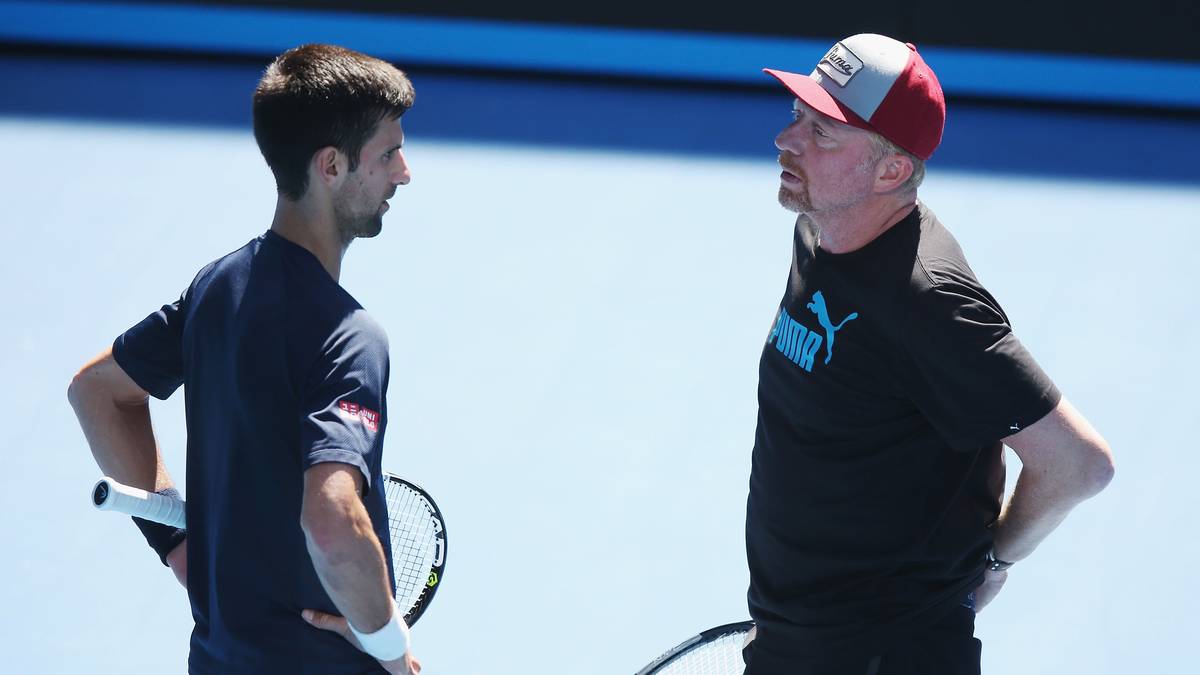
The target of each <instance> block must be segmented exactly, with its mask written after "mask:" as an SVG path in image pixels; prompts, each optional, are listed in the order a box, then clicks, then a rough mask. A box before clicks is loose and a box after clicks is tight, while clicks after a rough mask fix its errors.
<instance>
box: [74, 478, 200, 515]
mask: <svg viewBox="0 0 1200 675" xmlns="http://www.w3.org/2000/svg"><path fill="white" fill-rule="evenodd" d="M92 504H94V505H95V506H96V508H98V509H100V510H101V511H119V512H120V513H124V514H128V515H131V516H137V517H138V518H145V519H146V520H152V521H154V522H156V523H162V524H163V525H170V526H172V527H187V524H186V518H185V517H184V501H183V500H182V499H172V498H171V497H164V496H163V495H160V494H155V493H153V492H147V491H146V490H142V489H139V488H135V487H129V486H128V485H122V484H121V483H118V482H117V481H115V480H113V479H111V478H109V477H108V476H105V477H104V478H101V479H100V481H99V482H97V483H96V487H94V488H92Z"/></svg>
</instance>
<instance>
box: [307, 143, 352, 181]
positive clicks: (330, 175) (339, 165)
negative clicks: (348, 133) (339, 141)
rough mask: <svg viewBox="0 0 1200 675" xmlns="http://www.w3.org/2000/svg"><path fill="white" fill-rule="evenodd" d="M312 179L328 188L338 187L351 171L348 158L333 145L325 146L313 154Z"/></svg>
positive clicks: (310, 168)
mask: <svg viewBox="0 0 1200 675" xmlns="http://www.w3.org/2000/svg"><path fill="white" fill-rule="evenodd" d="M309 171H310V172H311V174H312V177H313V178H314V179H315V180H317V181H320V182H321V184H323V185H325V186H327V187H336V186H337V184H338V183H340V182H341V181H342V180H343V179H344V178H345V176H346V173H347V172H348V171H349V165H348V163H347V162H346V157H345V155H343V154H342V153H341V152H339V151H338V149H337V148H335V147H333V146H332V145H329V146H325V147H324V148H321V149H320V150H317V151H316V152H314V153H313V156H312V161H311V162H310V163H309Z"/></svg>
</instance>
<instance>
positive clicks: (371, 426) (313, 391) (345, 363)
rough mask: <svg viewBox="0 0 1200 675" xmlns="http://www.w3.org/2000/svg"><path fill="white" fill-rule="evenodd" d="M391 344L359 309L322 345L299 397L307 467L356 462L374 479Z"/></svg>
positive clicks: (367, 479) (301, 431)
mask: <svg viewBox="0 0 1200 675" xmlns="http://www.w3.org/2000/svg"><path fill="white" fill-rule="evenodd" d="M388 368H389V364H388V345H387V336H386V335H385V334H384V333H383V330H382V329H381V328H379V327H378V326H377V325H375V324H374V322H372V321H371V320H370V319H369V318H367V317H366V315H365V313H363V312H361V311H360V312H356V313H354V314H352V315H350V317H349V318H348V319H347V320H345V321H344V322H343V323H342V325H341V326H340V327H339V328H338V330H336V331H335V332H334V334H333V335H332V336H331V337H330V338H329V340H327V341H326V343H325V344H324V345H323V346H322V350H321V353H320V354H319V355H318V357H317V359H316V362H315V363H314V364H313V367H312V369H311V371H310V373H309V375H308V378H307V381H306V384H305V391H304V393H303V396H302V399H301V415H302V419H301V427H300V445H301V451H302V453H303V457H302V461H303V465H304V468H305V469H308V468H309V467H311V466H312V465H314V464H319V463H321V462H343V463H346V464H352V465H354V466H357V467H358V469H359V471H361V472H362V475H363V478H364V479H365V486H366V487H370V485H371V472H372V468H377V467H378V466H379V458H380V453H381V449H382V447H383V435H384V428H385V424H386V419H385V414H386V402H385V398H386V395H387V381H388Z"/></svg>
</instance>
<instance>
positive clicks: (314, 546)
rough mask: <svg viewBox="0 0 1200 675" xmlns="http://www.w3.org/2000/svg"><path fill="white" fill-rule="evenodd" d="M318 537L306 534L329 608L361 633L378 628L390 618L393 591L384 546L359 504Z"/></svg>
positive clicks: (308, 530)
mask: <svg viewBox="0 0 1200 675" xmlns="http://www.w3.org/2000/svg"><path fill="white" fill-rule="evenodd" d="M349 511H350V513H347V514H345V519H346V521H347V522H344V523H342V524H334V523H329V524H327V525H326V526H325V527H323V528H321V530H323V531H322V532H318V531H311V530H310V529H306V531H305V534H306V540H307V542H308V551H309V555H310V556H311V557H312V561H313V567H315V568H316V570H317V576H318V577H319V578H320V579H321V583H322V584H323V585H324V586H325V590H326V592H328V593H329V597H330V599H332V600H333V604H334V605H335V606H336V607H337V609H338V611H339V612H341V614H342V616H344V617H346V619H347V620H349V621H350V624H351V625H352V626H354V627H355V628H356V629H358V630H359V631H360V632H363V633H370V632H374V631H376V630H378V629H379V628H381V627H382V626H383V625H384V624H385V623H387V621H388V619H389V618H390V617H391V613H392V601H391V597H392V592H391V585H390V583H389V580H388V573H387V562H386V561H385V560H384V557H383V547H382V546H381V545H380V543H379V539H378V538H377V537H376V536H375V531H374V529H372V527H371V519H370V517H369V516H368V515H367V510H366V508H365V507H363V505H362V503H361V502H357V503H355V504H353V506H351V507H350V509H349Z"/></svg>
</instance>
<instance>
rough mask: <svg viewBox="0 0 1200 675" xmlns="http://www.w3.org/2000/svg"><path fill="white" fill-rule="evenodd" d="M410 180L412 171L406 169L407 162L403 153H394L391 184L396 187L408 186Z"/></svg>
mask: <svg viewBox="0 0 1200 675" xmlns="http://www.w3.org/2000/svg"><path fill="white" fill-rule="evenodd" d="M411 180H412V171H410V170H409V168H408V160H407V159H405V157H404V153H403V152H400V151H397V152H396V167H395V168H394V169H393V172H392V182H393V183H395V184H396V185H408V182H409V181H411Z"/></svg>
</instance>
